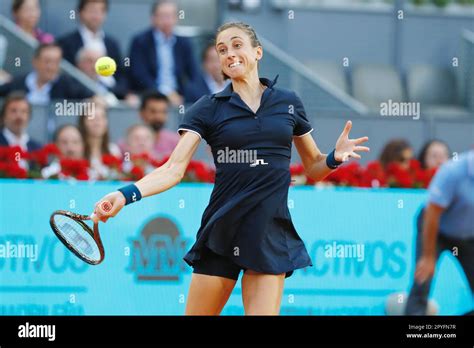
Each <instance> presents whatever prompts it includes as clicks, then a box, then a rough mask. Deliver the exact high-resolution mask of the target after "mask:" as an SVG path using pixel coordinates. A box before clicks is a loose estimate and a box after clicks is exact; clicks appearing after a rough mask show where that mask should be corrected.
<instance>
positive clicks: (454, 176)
mask: <svg viewBox="0 0 474 348" xmlns="http://www.w3.org/2000/svg"><path fill="white" fill-rule="evenodd" d="M428 193H429V194H428V202H427V206H426V208H425V209H424V212H422V219H418V236H417V243H416V270H415V279H414V282H413V285H412V288H411V291H410V295H409V297H408V300H407V305H406V309H405V314H407V315H426V308H427V303H428V296H429V294H430V290H431V282H432V279H433V275H434V273H435V268H436V264H437V261H438V259H439V256H440V255H441V253H442V252H443V251H449V252H450V253H451V254H452V255H453V256H454V257H455V258H456V259H457V260H458V261H459V263H460V265H461V267H462V268H463V270H464V273H465V275H466V278H467V281H468V284H469V286H470V290H471V293H472V294H474V199H473V197H474V150H470V151H468V152H466V153H463V154H461V155H460V156H459V158H458V159H457V160H450V161H448V162H446V163H445V164H443V165H442V166H441V167H440V169H439V170H438V171H437V173H436V175H435V176H434V178H433V180H432V181H431V184H430V186H429V189H428ZM452 291H455V289H452ZM473 313H474V312H472V309H471V312H470V314H473Z"/></svg>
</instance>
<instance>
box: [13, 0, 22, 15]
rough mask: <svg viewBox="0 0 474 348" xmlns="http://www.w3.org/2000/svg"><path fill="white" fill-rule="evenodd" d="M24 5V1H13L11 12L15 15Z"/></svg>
mask: <svg viewBox="0 0 474 348" xmlns="http://www.w3.org/2000/svg"><path fill="white" fill-rule="evenodd" d="M24 3H25V0H13V2H12V12H13V13H17V12H18V11H19V10H20V8H21V7H22V6H23V4H24Z"/></svg>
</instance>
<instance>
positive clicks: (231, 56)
mask: <svg viewBox="0 0 474 348" xmlns="http://www.w3.org/2000/svg"><path fill="white" fill-rule="evenodd" d="M216 50H217V52H218V54H219V57H220V63H221V67H222V71H223V73H224V75H225V76H227V77H228V78H230V79H231V82H232V83H231V84H229V85H228V87H227V88H225V89H224V90H223V91H222V92H220V93H217V94H213V95H207V96H204V97H202V98H201V99H199V100H198V101H197V102H196V103H195V104H194V105H192V106H191V107H190V108H189V109H188V110H187V112H186V114H185V117H184V120H183V123H182V124H181V125H180V127H179V130H178V132H179V133H180V134H181V139H180V141H179V143H178V144H177V146H176V148H175V149H174V151H173V153H172V154H171V156H170V158H169V160H168V161H167V162H166V163H165V164H164V165H162V166H161V167H159V168H157V169H155V171H153V172H152V173H150V174H149V175H147V176H145V177H144V178H142V179H141V180H139V181H138V182H136V183H135V184H132V185H128V186H126V187H123V188H121V189H119V190H118V191H116V192H113V193H110V194H108V195H106V196H105V197H104V198H102V199H101V200H100V201H99V202H98V203H97V204H100V203H101V202H102V201H104V200H107V201H110V202H111V203H112V205H113V208H112V210H111V212H110V213H109V214H107V215H104V214H103V213H101V212H100V211H98V210H97V209H96V210H95V213H96V214H97V215H98V218H99V219H100V220H101V221H103V222H105V221H107V219H108V218H109V217H111V216H115V215H116V214H117V213H118V212H119V211H120V210H121V209H122V207H123V206H124V205H126V204H129V203H132V202H134V201H138V200H139V199H141V198H142V197H148V196H151V195H155V194H157V193H160V192H163V191H165V190H168V189H170V188H171V187H173V186H175V185H177V184H178V183H179V182H180V180H181V178H182V177H183V175H184V173H185V170H186V167H187V166H188V163H189V162H190V160H191V158H192V156H193V154H194V152H195V151H196V149H197V147H198V144H199V142H200V140H201V139H205V140H206V141H207V143H208V144H209V145H210V146H211V149H212V152H213V156H214V162H215V165H216V178H215V185H214V189H213V191H212V194H211V198H210V202H209V205H208V206H207V208H206V209H205V211H204V214H203V217H202V221H201V226H200V228H199V231H198V232H197V238H196V242H195V244H194V245H193V246H192V248H191V250H190V251H189V252H188V253H187V254H186V255H185V257H184V260H185V261H186V262H187V263H188V264H189V265H191V266H192V267H193V269H194V271H193V275H192V279H191V285H190V288H189V293H188V297H187V303H186V314H189V315H218V314H220V313H221V310H222V308H223V307H224V305H225V304H226V302H227V300H228V298H229V296H230V294H231V292H232V290H233V288H234V286H235V284H236V282H237V279H238V276H239V273H240V272H241V271H242V270H243V271H244V273H243V277H242V298H243V305H244V309H245V314H258V315H262V314H267V315H277V314H278V313H279V311H280V302H281V298H282V292H283V283H284V280H285V278H286V277H288V276H290V275H291V274H292V273H293V271H294V270H295V269H299V268H303V267H306V266H310V265H311V259H310V257H309V255H308V253H307V251H306V248H305V245H304V243H303V241H302V240H301V238H300V237H299V236H298V234H297V232H296V230H295V228H294V226H293V223H292V221H291V217H290V214H289V210H288V207H287V198H288V188H289V186H290V182H291V177H290V171H289V166H290V157H291V146H292V142H294V143H295V145H296V148H297V150H298V152H299V154H300V156H301V159H302V162H303V165H304V168H305V171H306V174H307V175H308V176H309V177H311V178H313V179H315V180H321V179H323V178H324V177H325V176H327V175H328V174H329V173H330V172H331V171H332V170H334V169H335V168H337V166H338V165H339V164H341V163H342V162H346V161H348V160H349V159H350V158H351V157H352V158H356V159H360V158H361V157H360V155H359V154H358V153H357V152H358V151H369V148H367V147H365V146H360V144H362V143H364V142H366V141H367V140H368V138H367V137H363V138H359V139H349V131H350V130H351V127H352V124H351V122H350V121H348V122H347V123H346V126H345V128H344V130H343V132H342V134H341V135H340V137H339V139H338V140H337V142H336V146H335V149H334V150H333V151H332V152H331V153H330V154H329V155H325V154H322V153H321V152H320V151H319V149H318V147H317V146H316V144H315V142H314V140H313V137H312V136H311V135H310V133H311V131H312V130H313V129H312V128H311V125H310V123H309V122H308V119H307V117H306V114H305V110H304V108H303V104H302V103H301V100H300V99H299V98H298V97H297V96H296V94H295V93H294V92H291V91H288V90H284V89H280V88H277V87H275V83H276V79H275V80H274V81H270V80H268V79H265V78H259V75H258V62H259V60H260V59H261V58H262V56H263V49H262V45H261V44H260V42H259V40H258V38H257V35H256V33H255V31H254V30H253V29H252V28H251V27H250V26H249V25H247V24H244V23H240V22H238V23H228V24H224V25H223V26H221V27H220V28H219V29H218V31H217V35H216ZM226 149H227V151H228V152H227V153H230V152H229V151H230V150H250V151H253V153H255V154H256V156H254V157H255V158H253V160H252V162H251V163H248V162H247V163H235V162H236V161H235V157H234V160H232V158H230V159H229V158H226V157H225V156H220V155H221V154H222V153H223V152H222V151H224V150H226ZM226 159H227V161H226ZM244 162H245V161H244ZM335 215H336V214H335ZM333 218H335V217H334V216H328V219H333Z"/></svg>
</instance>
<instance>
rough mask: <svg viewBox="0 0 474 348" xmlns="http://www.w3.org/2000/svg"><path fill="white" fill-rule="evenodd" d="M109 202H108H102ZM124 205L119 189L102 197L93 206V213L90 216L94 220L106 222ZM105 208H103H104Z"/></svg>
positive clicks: (123, 198)
mask: <svg viewBox="0 0 474 348" xmlns="http://www.w3.org/2000/svg"><path fill="white" fill-rule="evenodd" d="M104 202H105V203H106V202H109V204H104ZM124 205H125V197H124V196H123V194H122V193H121V192H119V191H115V192H111V193H109V194H108V195H105V196H104V197H102V198H101V199H100V200H99V201H98V202H97V203H96V204H95V207H94V213H93V214H92V215H91V218H92V220H93V221H94V222H99V221H102V222H107V220H108V219H109V218H111V217H114V216H115V215H117V214H118V212H119V211H120V210H121V209H122V208H123V207H124ZM104 208H105V209H104Z"/></svg>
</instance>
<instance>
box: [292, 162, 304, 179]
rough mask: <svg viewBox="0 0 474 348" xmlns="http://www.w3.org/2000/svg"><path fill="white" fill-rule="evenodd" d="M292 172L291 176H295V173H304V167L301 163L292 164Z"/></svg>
mask: <svg viewBox="0 0 474 348" xmlns="http://www.w3.org/2000/svg"><path fill="white" fill-rule="evenodd" d="M290 174H291V176H294V175H303V174H304V167H303V165H302V164H301V163H297V164H292V165H291V166H290Z"/></svg>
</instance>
